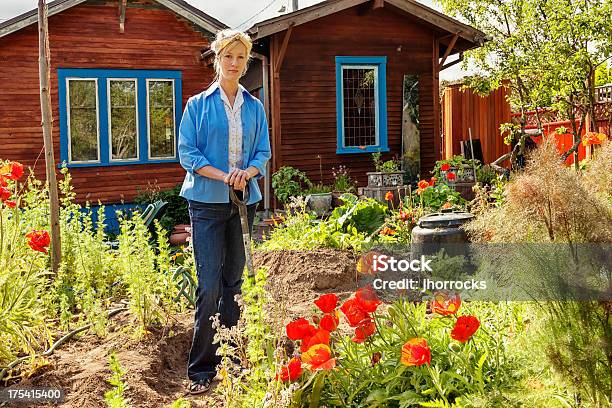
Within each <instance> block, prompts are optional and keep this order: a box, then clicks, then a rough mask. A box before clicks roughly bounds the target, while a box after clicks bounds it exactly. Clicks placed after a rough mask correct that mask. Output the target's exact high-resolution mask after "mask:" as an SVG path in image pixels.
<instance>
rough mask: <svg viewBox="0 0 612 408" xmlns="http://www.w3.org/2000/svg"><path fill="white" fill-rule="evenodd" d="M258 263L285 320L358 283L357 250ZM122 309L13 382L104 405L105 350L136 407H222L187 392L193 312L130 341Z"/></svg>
mask: <svg viewBox="0 0 612 408" xmlns="http://www.w3.org/2000/svg"><path fill="white" fill-rule="evenodd" d="M254 262H255V266H256V267H267V268H269V280H268V285H267V286H268V288H269V289H272V288H273V290H269V293H270V294H271V295H272V296H273V298H274V300H275V301H277V302H285V304H286V305H287V311H286V312H287V318H288V319H291V318H295V317H297V316H299V315H303V314H305V313H308V312H309V311H311V309H312V302H313V300H315V299H316V298H317V297H318V296H319V295H320V294H322V293H327V292H332V291H333V292H334V293H337V294H339V295H341V296H342V295H343V294H344V295H346V297H348V294H349V293H350V292H354V291H355V289H356V288H357V283H356V281H355V265H356V258H355V256H354V255H353V254H352V253H350V252H348V251H338V250H331V249H321V250H313V251H256V252H255V254H254ZM128 316H129V315H128V314H127V313H123V314H120V315H118V316H116V317H115V318H113V319H112V320H111V322H109V327H108V330H109V335H108V336H107V337H106V338H105V339H100V338H99V337H98V336H96V335H94V334H86V335H84V336H82V337H81V338H79V339H78V340H76V341H75V340H73V341H71V342H69V343H68V344H65V345H64V346H63V347H62V348H60V349H59V350H57V351H56V352H55V353H54V354H53V355H52V356H51V357H50V358H49V364H48V365H46V366H44V367H41V368H39V369H38V370H37V371H36V372H35V373H34V374H33V375H32V376H31V377H30V378H29V379H27V380H24V381H22V382H21V383H19V387H24V386H41V387H58V388H62V389H63V390H65V392H66V400H65V402H64V403H63V404H59V405H58V404H48V405H41V406H60V407H65V408H82V407H87V408H90V407H91V408H96V407H106V406H107V405H106V404H105V402H104V393H105V392H106V391H108V390H109V389H110V388H111V386H110V385H109V384H108V382H107V379H108V378H109V377H110V376H111V371H110V369H109V365H108V356H109V354H110V353H111V352H112V351H113V350H114V351H115V352H116V355H117V358H118V360H119V362H120V364H121V366H122V368H123V369H124V370H125V371H126V375H125V376H124V382H125V383H126V384H127V385H128V389H127V391H126V392H125V396H126V398H128V399H129V401H130V402H131V403H132V404H133V405H134V406H146V407H151V408H156V407H160V408H161V407H168V406H171V405H172V403H173V402H174V401H176V400H177V399H179V398H184V399H188V400H189V401H190V402H191V407H213V406H222V405H221V403H219V404H218V405H211V404H214V402H213V401H217V400H216V398H217V397H216V396H215V395H214V392H213V391H209V392H208V393H207V394H206V395H205V396H204V397H191V396H189V395H187V393H186V390H187V386H188V385H189V383H188V380H187V376H186V373H187V357H188V354H189V349H190V347H191V339H192V335H193V312H192V311H190V312H185V313H180V314H178V315H176V316H174V317H172V319H171V321H170V322H169V323H168V326H167V327H165V328H163V329H151V331H150V332H149V333H148V334H147V335H146V336H145V337H144V339H142V340H135V339H133V338H132V337H131V333H126V331H125V330H124V329H125V327H127V326H128V324H129V323H131V322H130V320H129V318H128ZM215 384H217V383H215Z"/></svg>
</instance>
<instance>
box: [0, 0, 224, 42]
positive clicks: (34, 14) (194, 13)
mask: <svg viewBox="0 0 612 408" xmlns="http://www.w3.org/2000/svg"><path fill="white" fill-rule="evenodd" d="M86 1H87V0H54V1H52V2H50V3H48V4H47V15H48V16H52V15H54V14H58V13H61V12H62V11H64V10H67V9H69V8H71V7H74V6H77V5H79V4H81V3H85V2H86ZM154 1H156V2H157V3H159V4H161V5H162V6H164V7H167V8H168V9H170V10H172V11H173V12H174V13H176V14H178V15H179V16H181V17H183V18H185V19H187V20H189V21H190V22H192V23H193V24H195V25H196V26H198V27H201V28H202V29H204V30H206V31H208V32H210V33H212V34H216V32H217V31H219V30H222V29H224V28H228V26H227V25H225V24H223V23H222V22H220V21H219V20H217V19H215V18H213V17H211V16H209V15H208V14H206V13H204V12H203V11H201V10H199V9H197V8H195V7H193V6H192V5H190V4H188V3H187V2H185V1H184V0H154ZM37 22H38V9H37V8H36V9H34V10H30V11H28V12H26V13H23V14H20V15H18V16H17V17H13V18H11V19H9V20H6V21H4V22H2V23H0V37H4V36H6V35H8V34H11V33H14V32H15V31H18V30H21V29H22V28H25V27H27V26H29V25H31V24H35V23H37Z"/></svg>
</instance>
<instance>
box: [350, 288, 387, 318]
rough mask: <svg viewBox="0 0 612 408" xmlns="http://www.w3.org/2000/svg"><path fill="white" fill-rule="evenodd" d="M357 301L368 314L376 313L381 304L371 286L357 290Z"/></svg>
mask: <svg viewBox="0 0 612 408" xmlns="http://www.w3.org/2000/svg"><path fill="white" fill-rule="evenodd" d="M355 299H356V300H357V302H359V306H360V307H361V309H362V310H363V311H365V312H367V313H372V312H375V311H376V309H377V308H378V305H380V303H381V302H380V299H378V296H376V292H374V289H372V286H370V285H368V286H365V287H363V288H359V289H357V292H355Z"/></svg>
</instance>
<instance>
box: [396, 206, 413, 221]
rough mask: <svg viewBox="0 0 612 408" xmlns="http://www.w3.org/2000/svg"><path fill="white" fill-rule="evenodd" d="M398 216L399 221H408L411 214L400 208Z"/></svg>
mask: <svg viewBox="0 0 612 408" xmlns="http://www.w3.org/2000/svg"><path fill="white" fill-rule="evenodd" d="M398 218H399V219H400V221H403V222H406V221H409V220H410V218H412V216H411V214H410V213H409V212H405V211H404V210H402V209H401V208H400V210H399V215H398Z"/></svg>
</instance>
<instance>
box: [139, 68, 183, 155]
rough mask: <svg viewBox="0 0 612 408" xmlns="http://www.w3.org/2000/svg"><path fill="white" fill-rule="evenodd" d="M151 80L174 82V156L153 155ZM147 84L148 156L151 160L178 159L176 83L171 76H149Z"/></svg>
mask: <svg viewBox="0 0 612 408" xmlns="http://www.w3.org/2000/svg"><path fill="white" fill-rule="evenodd" d="M149 82H171V83H172V124H173V128H172V130H173V133H174V138H173V140H174V156H165V157H164V156H162V157H152V156H151V109H150V104H149V102H150V101H151V98H150V95H149ZM146 84H147V150H148V152H147V157H148V159H149V160H171V159H176V154H177V151H176V150H177V146H176V139H177V137H176V136H177V135H176V117H175V116H176V115H175V112H176V101H175V99H176V95H175V92H176V88H175V87H176V83H175V81H174V79H169V78H147V81H146Z"/></svg>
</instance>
